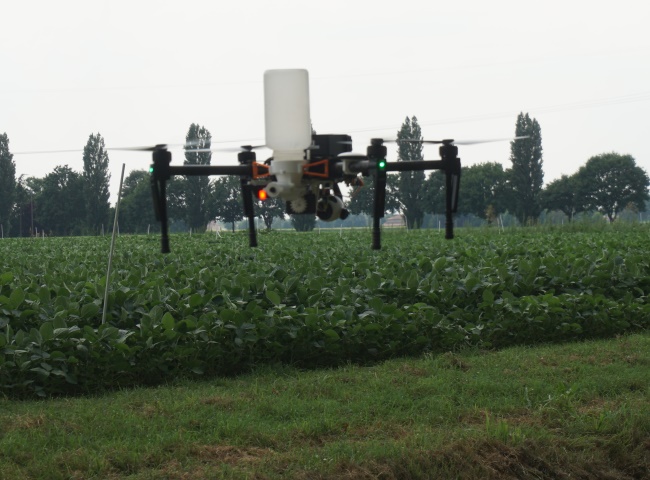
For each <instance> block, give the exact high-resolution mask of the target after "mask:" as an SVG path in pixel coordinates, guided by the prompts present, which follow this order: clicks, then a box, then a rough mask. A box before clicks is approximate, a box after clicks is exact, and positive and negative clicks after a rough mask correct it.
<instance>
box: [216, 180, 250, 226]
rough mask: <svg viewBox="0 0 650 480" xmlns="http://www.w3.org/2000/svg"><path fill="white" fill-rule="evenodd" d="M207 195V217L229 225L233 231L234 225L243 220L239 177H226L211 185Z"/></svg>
mask: <svg viewBox="0 0 650 480" xmlns="http://www.w3.org/2000/svg"><path fill="white" fill-rule="evenodd" d="M211 187H212V191H211V193H210V195H209V197H210V201H209V205H208V212H209V215H210V216H211V217H213V218H218V219H219V220H221V221H222V222H223V223H229V224H230V225H231V228H232V231H233V232H234V231H235V223H236V222H238V221H239V220H241V219H242V218H244V205H243V201H242V193H241V183H240V179H239V177H234V176H230V175H226V176H223V177H219V178H217V179H216V180H215V181H214V182H213V183H212V186H211Z"/></svg>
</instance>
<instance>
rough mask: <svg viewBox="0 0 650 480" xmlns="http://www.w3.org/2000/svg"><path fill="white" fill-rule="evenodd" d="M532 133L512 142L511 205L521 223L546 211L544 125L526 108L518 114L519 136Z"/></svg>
mask: <svg viewBox="0 0 650 480" xmlns="http://www.w3.org/2000/svg"><path fill="white" fill-rule="evenodd" d="M526 135H527V136H528V137H529V138H525V139H522V140H517V141H514V140H513V141H512V142H511V143H510V161H511V162H512V168H511V169H510V170H509V177H510V182H509V186H510V194H511V196H510V198H511V201H512V205H511V208H509V209H508V210H510V209H512V212H513V213H514V215H515V216H516V217H517V220H519V223H521V224H522V225H526V224H529V223H535V222H536V221H537V218H538V217H539V214H540V213H541V212H542V205H541V199H540V194H541V191H542V185H543V184H544V170H543V160H542V129H541V127H540V125H539V123H538V122H537V120H535V119H534V118H530V116H529V115H528V114H527V113H526V114H524V113H523V112H522V113H520V114H519V115H518V117H517V124H516V127H515V136H517V137H520V136H526Z"/></svg>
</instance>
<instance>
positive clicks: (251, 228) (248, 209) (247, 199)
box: [241, 178, 257, 247]
mask: <svg viewBox="0 0 650 480" xmlns="http://www.w3.org/2000/svg"><path fill="white" fill-rule="evenodd" d="M241 191H242V195H243V196H244V215H246V217H248V245H249V246H251V247H257V231H256V230H255V211H254V208H253V191H252V189H251V187H250V185H248V182H247V181H246V180H245V179H243V178H242V179H241Z"/></svg>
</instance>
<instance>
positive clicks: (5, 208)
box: [0, 133, 16, 236]
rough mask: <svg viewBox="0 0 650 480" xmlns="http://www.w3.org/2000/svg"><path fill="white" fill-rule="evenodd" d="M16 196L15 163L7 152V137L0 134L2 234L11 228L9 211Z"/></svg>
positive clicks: (0, 221) (0, 214) (6, 233)
mask: <svg viewBox="0 0 650 480" xmlns="http://www.w3.org/2000/svg"><path fill="white" fill-rule="evenodd" d="M15 197H16V164H15V163H14V161H13V155H12V154H11V153H10V152H9V137H7V134H6V133H3V134H2V135H0V225H2V232H3V235H7V236H8V235H9V231H10V230H11V221H10V220H11V213H12V210H13V208H14V201H15Z"/></svg>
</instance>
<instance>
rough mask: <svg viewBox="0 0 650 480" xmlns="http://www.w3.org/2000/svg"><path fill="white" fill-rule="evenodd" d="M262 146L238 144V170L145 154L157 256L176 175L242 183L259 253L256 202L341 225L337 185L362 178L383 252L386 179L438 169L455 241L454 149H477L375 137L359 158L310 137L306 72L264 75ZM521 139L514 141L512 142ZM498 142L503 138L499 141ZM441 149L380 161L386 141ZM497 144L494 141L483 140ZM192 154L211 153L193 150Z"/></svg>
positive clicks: (348, 140)
mask: <svg viewBox="0 0 650 480" xmlns="http://www.w3.org/2000/svg"><path fill="white" fill-rule="evenodd" d="M264 101H265V127H266V139H265V140H266V143H265V145H260V146H252V145H244V146H242V147H241V150H240V151H239V153H238V154H237V160H238V165H171V160H172V156H171V152H170V151H169V150H168V146H167V145H156V146H154V147H147V148H143V150H144V149H146V150H149V151H151V152H152V157H153V163H152V165H151V167H150V169H149V170H150V173H151V189H152V197H153V205H154V212H155V215H156V219H157V220H158V221H159V222H160V226H161V251H162V253H169V252H170V247H169V231H168V225H169V220H168V215H167V195H166V185H167V182H168V181H169V180H170V179H171V177H172V176H174V175H186V176H191V175H235V176H239V178H240V181H241V192H242V200H243V207H244V216H245V217H246V218H247V219H248V232H249V245H250V246H251V247H256V246H257V233H256V228H255V211H254V200H253V199H254V197H256V198H258V199H260V200H264V199H266V198H279V199H281V200H283V201H284V202H285V205H286V212H287V213H288V214H311V215H316V216H317V217H318V218H319V219H320V220H323V221H326V222H332V221H335V220H345V219H346V218H347V217H348V215H349V211H348V210H347V209H346V207H345V203H344V202H343V195H342V193H341V188H340V186H339V184H341V183H344V184H346V185H348V186H361V185H363V180H362V179H361V178H360V176H361V177H372V178H373V179H374V204H373V215H372V249H373V250H380V249H381V229H380V219H381V218H383V217H384V213H385V203H386V179H387V174H388V172H401V171H422V170H441V171H442V173H443V174H444V175H445V238H447V239H452V238H454V222H453V214H454V213H456V211H457V208H458V192H459V188H460V173H461V164H460V158H458V146H457V145H462V144H465V145H467V144H473V143H481V142H476V141H472V142H454V140H452V139H447V140H408V139H405V140H392V139H382V138H373V139H371V141H370V145H368V147H367V149H366V153H365V154H354V153H352V137H351V136H350V135H346V134H326V135H317V134H312V128H311V118H310V113H309V77H308V72H307V70H304V69H283V70H267V71H266V72H265V73H264ZM519 138H527V137H515V138H514V140H517V139H519ZM500 140H502V139H500ZM391 141H394V142H399V141H404V142H419V143H427V144H439V145H440V147H439V153H440V160H419V161H408V162H388V161H386V156H387V148H386V145H385V144H386V143H388V142H391ZM488 141H496V140H488ZM260 147H266V148H269V149H271V150H272V151H273V155H272V157H271V158H269V159H267V160H266V161H264V162H262V163H259V162H258V161H257V157H256V153H255V149H257V148H260ZM189 151H191V152H193V153H195V152H202V151H211V149H201V148H197V149H192V150H189Z"/></svg>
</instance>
